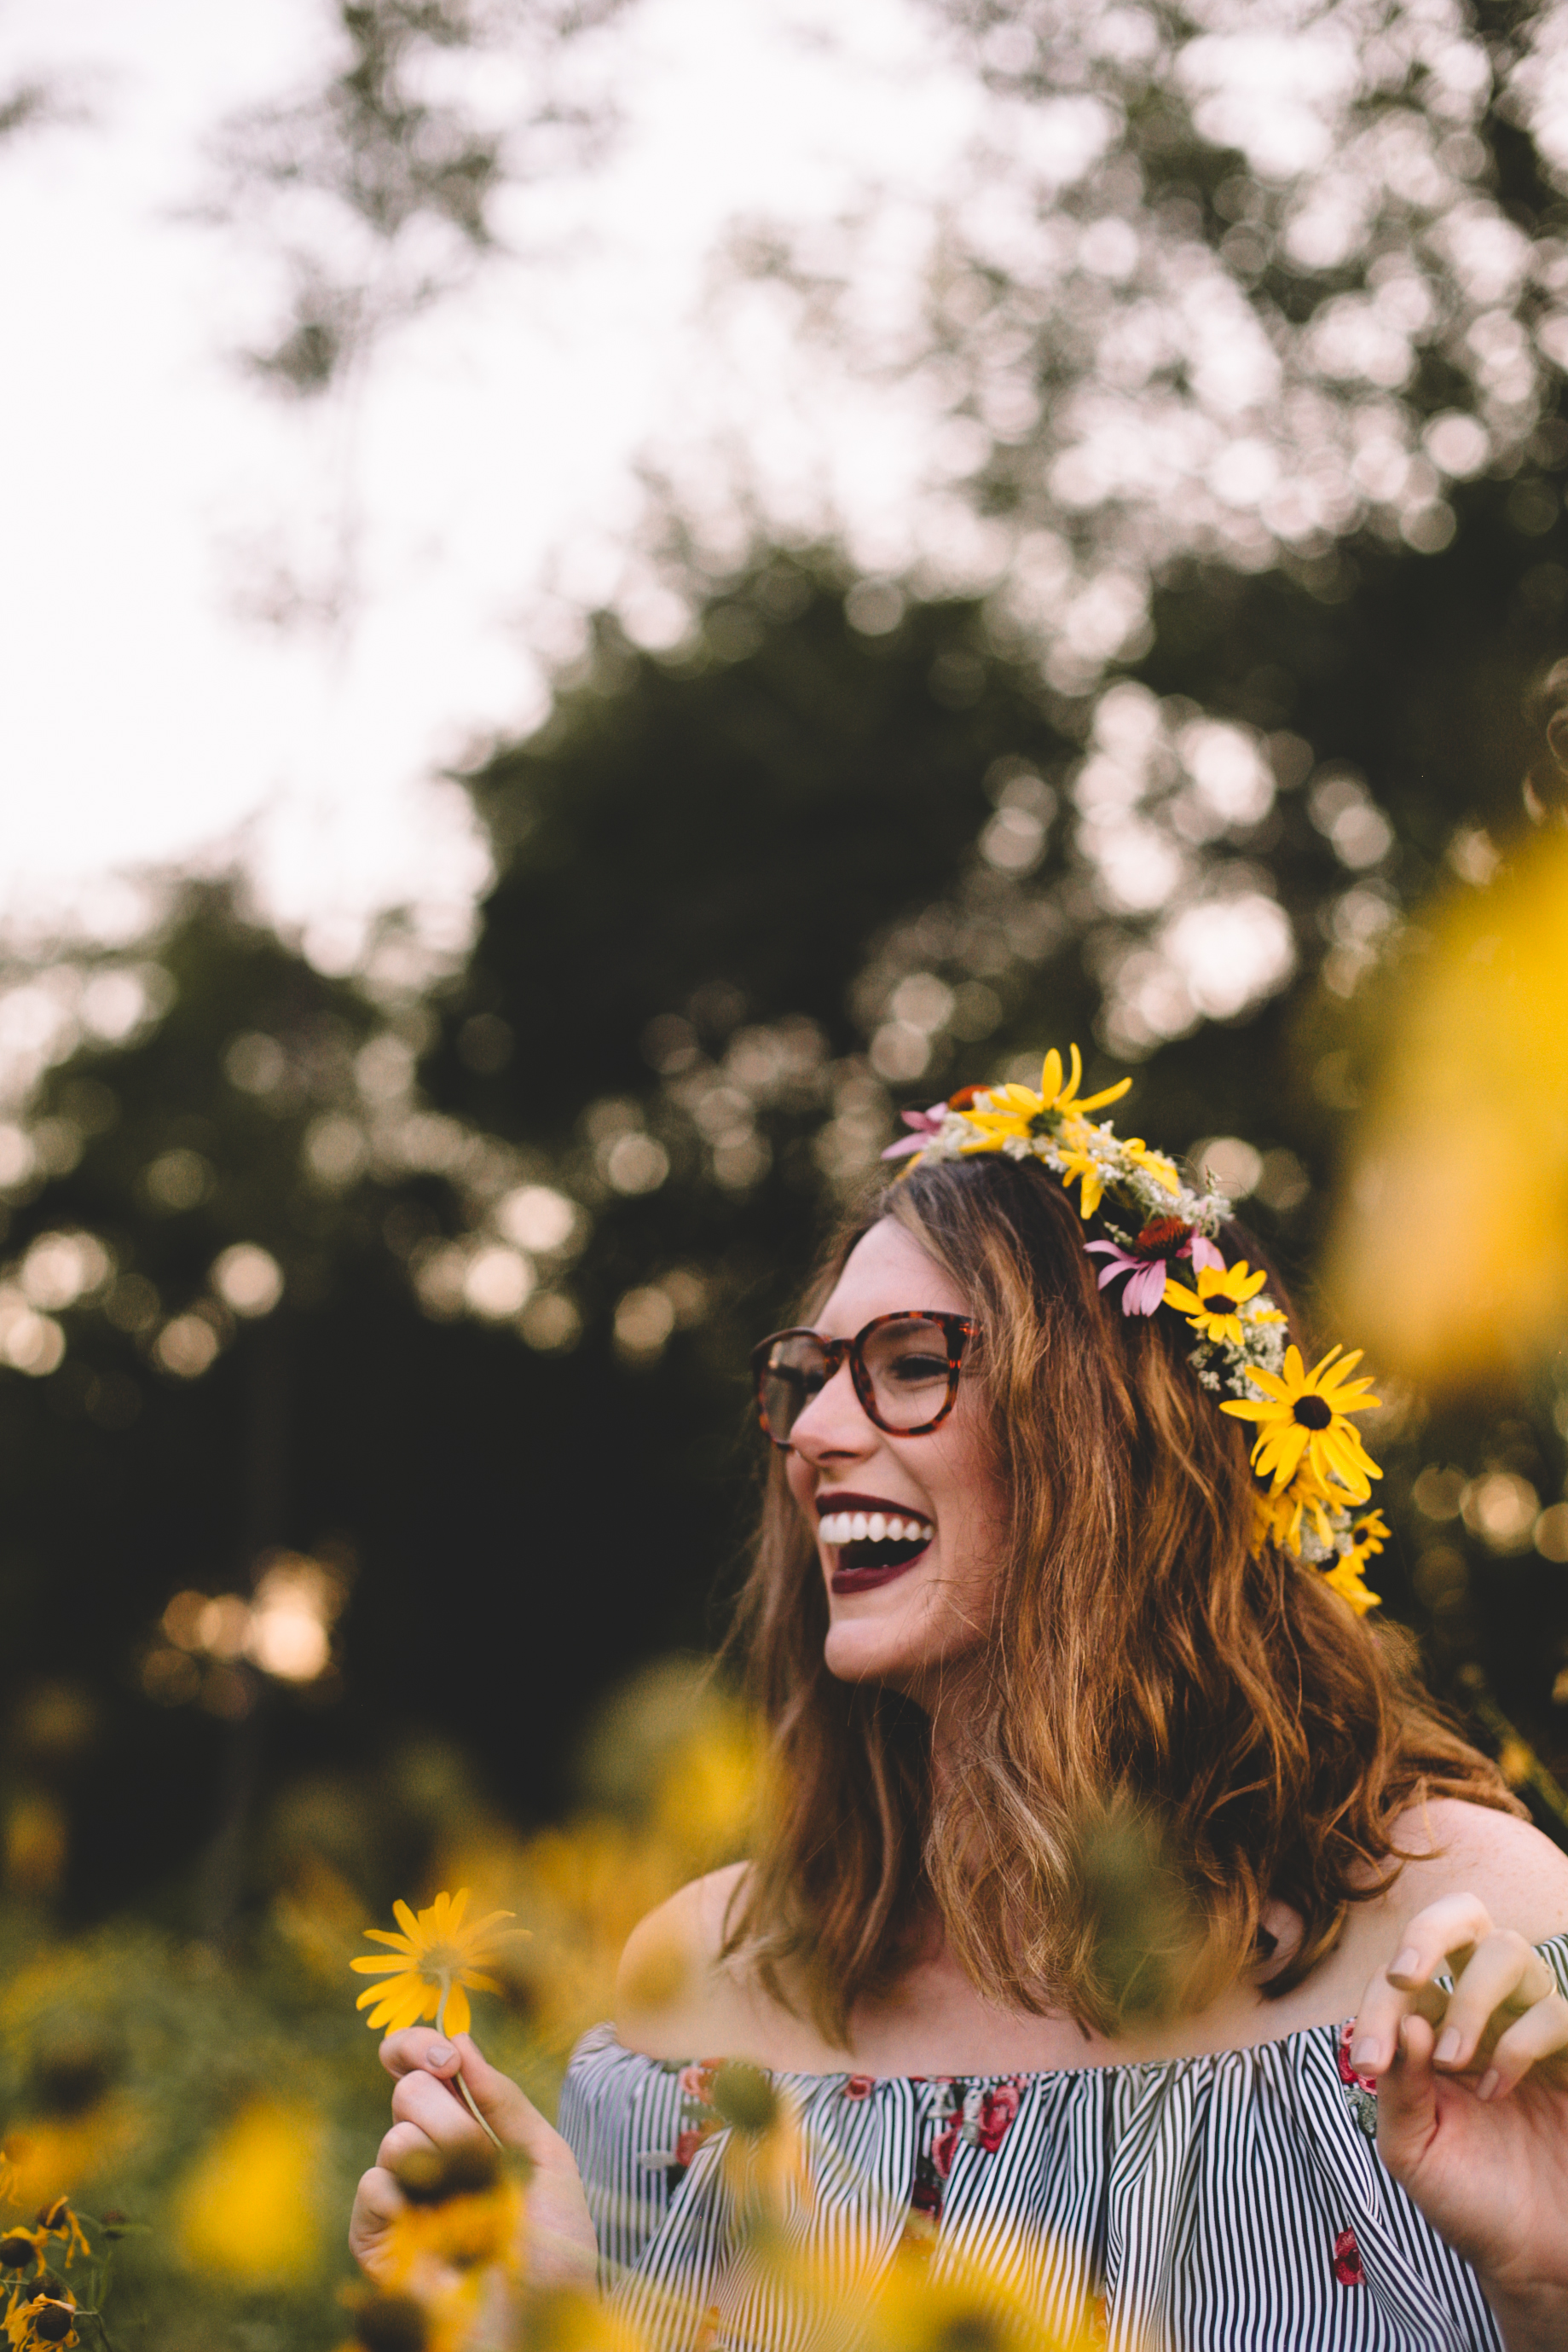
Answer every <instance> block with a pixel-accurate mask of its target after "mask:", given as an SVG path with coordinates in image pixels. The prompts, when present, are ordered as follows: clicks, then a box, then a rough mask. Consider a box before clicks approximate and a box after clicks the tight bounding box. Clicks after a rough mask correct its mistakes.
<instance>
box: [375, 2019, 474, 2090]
mask: <svg viewBox="0 0 1568 2352" xmlns="http://www.w3.org/2000/svg"><path fill="white" fill-rule="evenodd" d="M381 2061H382V2065H383V2066H384V2067H385V2068H386V2070H387V2073H388V2074H397V2075H402V2074H413V2072H414V2070H415V2069H416V2068H418V2069H419V2070H420V2071H421V2072H422V2073H423V2074H441V2075H444V2076H445V2077H446V2079H447V2080H448V2081H450V2080H451V2078H452V2076H453V2075H454V2074H456V2072H457V2068H458V2063H459V2060H458V2055H457V2053H456V2051H455V2049H454V2048H453V2046H452V2043H451V2042H448V2041H447V2040H446V2038H445V2036H444V2034H440V2033H437V2032H435V2030H434V2027H433V2026H429V2025H410V2026H407V2027H405V2028H404V2030H403V2032H401V2033H389V2034H388V2035H387V2037H386V2040H385V2041H384V2042H382V2047H381Z"/></svg>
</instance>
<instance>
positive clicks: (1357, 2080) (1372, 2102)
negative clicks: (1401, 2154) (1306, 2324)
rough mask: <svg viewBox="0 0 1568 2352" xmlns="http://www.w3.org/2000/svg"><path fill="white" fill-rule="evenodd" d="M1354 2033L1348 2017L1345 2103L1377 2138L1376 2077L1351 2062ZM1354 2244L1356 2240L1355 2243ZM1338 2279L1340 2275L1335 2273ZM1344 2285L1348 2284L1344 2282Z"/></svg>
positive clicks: (1338, 2057)
mask: <svg viewBox="0 0 1568 2352" xmlns="http://www.w3.org/2000/svg"><path fill="white" fill-rule="evenodd" d="M1354 2032H1355V2020H1354V2017H1349V2018H1346V2020H1345V2021H1344V2023H1343V2025H1342V2026H1341V2027H1340V2030H1339V2044H1338V2047H1337V2049H1336V2050H1335V2053H1334V2057H1335V2061H1336V2063H1337V2064H1338V2066H1339V2078H1340V2081H1341V2082H1342V2083H1343V2084H1344V2095H1345V2103H1346V2105H1348V2106H1349V2108H1350V2111H1351V2114H1352V2115H1353V2116H1354V2117H1355V2120H1356V2122H1357V2123H1358V2124H1359V2126H1361V2128H1362V2130H1363V2131H1364V2133H1365V2134H1366V2137H1367V2138H1368V2139H1375V2138H1376V2137H1377V2077H1376V2075H1375V2074H1362V2073H1361V2072H1360V2070H1359V2069H1358V2068H1357V2067H1354V2066H1353V2065H1352V2064H1351V2063H1350V2044H1351V2037H1352V2035H1353V2034H1354ZM1352 2242H1353V2243H1354V2240H1353V2241H1352ZM1336 2276H1337V2273H1336ZM1341 2284H1345V2282H1343V2281H1341Z"/></svg>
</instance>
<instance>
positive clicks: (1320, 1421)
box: [1291, 1396, 1333, 1429]
mask: <svg viewBox="0 0 1568 2352" xmlns="http://www.w3.org/2000/svg"><path fill="white" fill-rule="evenodd" d="M1291 1418H1292V1419H1293V1420H1294V1421H1295V1423H1296V1425H1297V1427H1298V1428H1300V1429H1326V1428H1327V1427H1328V1425H1329V1423H1330V1422H1331V1421H1332V1420H1333V1412H1332V1411H1331V1410H1330V1408H1329V1407H1328V1406H1327V1405H1326V1404H1325V1403H1324V1402H1323V1401H1322V1397H1321V1396H1299V1397H1298V1398H1297V1399H1296V1402H1295V1403H1294V1404H1293V1405H1292V1406H1291Z"/></svg>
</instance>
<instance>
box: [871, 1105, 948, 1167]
mask: <svg viewBox="0 0 1568 2352" xmlns="http://www.w3.org/2000/svg"><path fill="white" fill-rule="evenodd" d="M898 1115H899V1117H900V1118H901V1119H902V1120H903V1121H904V1126H905V1127H912V1128H913V1129H915V1132H914V1134H913V1135H904V1136H900V1138H899V1139H898V1141H897V1142H896V1143H890V1144H889V1145H888V1147H887V1149H886V1150H885V1151H884V1152H883V1155H882V1156H883V1159H884V1160H906V1159H907V1158H908V1157H909V1155H910V1153H911V1152H913V1151H924V1150H925V1147H926V1145H927V1144H928V1143H929V1142H930V1140H931V1139H932V1137H933V1136H934V1135H940V1134H941V1132H942V1129H943V1128H944V1126H945V1125H946V1119H947V1106H946V1103H945V1102H936V1103H933V1104H932V1106H931V1108H930V1109H929V1110H902V1111H900V1112H899V1114H898Z"/></svg>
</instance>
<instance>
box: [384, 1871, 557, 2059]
mask: <svg viewBox="0 0 1568 2352" xmlns="http://www.w3.org/2000/svg"><path fill="white" fill-rule="evenodd" d="M467 1907H468V1889H467V1888H466V1887H462V1888H460V1889H459V1891H458V1892H457V1893H456V1894H455V1895H437V1896H436V1898H435V1900H434V1903H433V1904H431V1906H430V1907H429V1909H428V1910H424V1911H422V1912H420V1914H419V1916H417V1918H416V1917H415V1916H414V1914H413V1912H412V1911H411V1910H410V1909H409V1906H408V1905H407V1904H406V1903H402V1902H398V1903H394V1904H393V1905H392V1913H393V1916H395V1918H396V1920H397V1923H398V1925H399V1927H401V1928H402V1935H401V1936H392V1935H389V1934H388V1933H387V1932H386V1930H385V1928H382V1927H367V1928H366V1929H365V1934H366V1936H367V1937H369V1938H370V1940H371V1943H372V1944H386V1945H389V1946H390V1947H391V1948H392V1951H393V1952H394V1953H395V1954H396V1955H397V1957H396V1958H394V1959H390V1960H389V1959H382V1958H381V1956H380V1954H379V1953H375V1952H361V1954H360V1956H359V1958H357V1959H352V1960H350V1962H349V1966H350V1968H351V1969H355V1970H356V1971H357V1972H358V1974H359V1975H361V1976H366V1977H371V1976H379V1977H384V1978H385V1979H386V1982H385V1983H384V1984H377V1985H371V1987H370V1988H369V1990H367V1991H365V1992H362V1993H361V1995H360V1997H359V1999H358V2000H357V2001H356V2002H355V2003H354V2007H355V2008H356V2009H369V2010H370V2011H371V2013H370V2016H369V2017H368V2018H367V2019H366V2021H365V2022H366V2023H367V2024H368V2025H369V2026H370V2028H371V2032H382V2031H383V2030H384V2031H385V2032H389V2033H397V2032H401V2031H402V2028H403V2027H404V2026H405V2025H419V2024H421V2023H424V2024H428V2023H429V2022H430V2021H432V2020H434V2023H435V2027H436V2030H437V2032H441V2033H466V2032H467V2031H468V2027H469V2022H470V2020H471V2017H472V2011H471V2010H470V2008H469V2004H468V1995H469V1992H470V1991H471V1990H472V1991H475V1992H499V1991H500V1990H501V1987H500V1986H499V1985H498V1984H497V1982H496V1979H495V1978H494V1977H489V1976H483V1975H481V1974H480V1972H479V1964H480V1963H481V1962H482V1961H488V1960H493V1959H494V1958H495V1957H496V1951H495V1948H496V1946H497V1945H498V1944H503V1943H505V1942H507V1940H508V1938H509V1937H513V1936H520V1935H524V1934H526V1933H527V1930H526V1929H525V1928H521V1927H506V1928H502V1929H501V1931H500V1933H499V1934H497V1932H496V1930H497V1922H498V1921H500V1920H502V1919H510V1918H512V1917H514V1916H515V1914H514V1913H512V1912H510V1911H492V1912H490V1913H489V1915H488V1916H487V1917H486V1918H483V1919H476V1921H475V1922H474V1924H473V1926H472V1927H464V1925H463V1914H464V1912H465V1910H466V1909H467Z"/></svg>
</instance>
